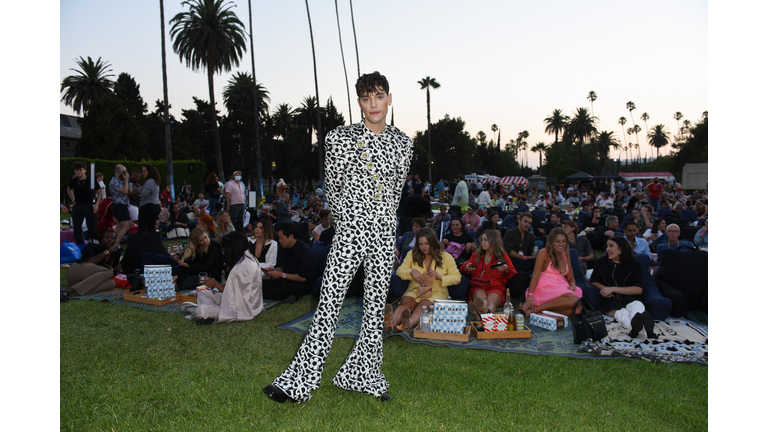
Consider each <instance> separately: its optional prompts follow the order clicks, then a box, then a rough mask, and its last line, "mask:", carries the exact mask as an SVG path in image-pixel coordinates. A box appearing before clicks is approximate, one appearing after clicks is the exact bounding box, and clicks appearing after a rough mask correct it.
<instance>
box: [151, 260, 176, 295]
mask: <svg viewBox="0 0 768 432" xmlns="http://www.w3.org/2000/svg"><path fill="white" fill-rule="evenodd" d="M144 286H145V287H146V289H147V298H151V299H155V300H165V299H168V298H172V297H175V296H176V289H175V287H174V286H173V276H172V275H171V266H169V265H146V266H144Z"/></svg>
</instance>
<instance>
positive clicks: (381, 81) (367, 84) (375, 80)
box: [355, 71, 389, 97]
mask: <svg viewBox="0 0 768 432" xmlns="http://www.w3.org/2000/svg"><path fill="white" fill-rule="evenodd" d="M379 87H381V88H382V89H383V90H384V93H386V94H389V82H388V81H387V77H385V76H384V75H382V74H380V73H379V72H378V71H376V72H373V73H369V74H364V75H361V76H360V78H358V80H357V83H356V84H355V91H356V92H357V97H363V96H367V95H369V94H371V93H376V92H378V88H379Z"/></svg>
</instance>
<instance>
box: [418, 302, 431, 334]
mask: <svg viewBox="0 0 768 432" xmlns="http://www.w3.org/2000/svg"><path fill="white" fill-rule="evenodd" d="M419 320H420V323H421V331H431V325H430V322H429V313H428V312H427V307H426V306H422V307H421V317H419Z"/></svg>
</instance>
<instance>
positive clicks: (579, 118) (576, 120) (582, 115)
mask: <svg viewBox="0 0 768 432" xmlns="http://www.w3.org/2000/svg"><path fill="white" fill-rule="evenodd" d="M570 124H571V133H572V134H573V138H574V140H577V141H578V143H579V169H581V168H582V162H583V159H582V153H583V150H584V140H585V139H587V138H590V137H592V136H594V135H595V134H596V133H597V128H596V127H595V117H593V116H592V115H590V114H589V111H587V109H586V108H578V109H576V111H575V112H574V113H573V119H572V120H571V123H570Z"/></svg>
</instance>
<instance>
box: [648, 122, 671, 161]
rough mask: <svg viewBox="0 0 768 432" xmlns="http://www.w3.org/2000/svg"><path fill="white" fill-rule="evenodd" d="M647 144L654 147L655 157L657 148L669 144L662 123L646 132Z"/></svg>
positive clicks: (657, 156) (657, 151) (657, 154)
mask: <svg viewBox="0 0 768 432" xmlns="http://www.w3.org/2000/svg"><path fill="white" fill-rule="evenodd" d="M648 144H650V145H652V146H653V147H656V158H657V159H658V158H659V149H660V148H662V147H664V146H665V145H667V144H669V135H668V134H667V131H665V130H664V125H663V124H657V125H655V126H654V127H653V129H651V130H650V131H649V132H648Z"/></svg>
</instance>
